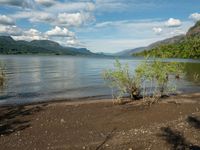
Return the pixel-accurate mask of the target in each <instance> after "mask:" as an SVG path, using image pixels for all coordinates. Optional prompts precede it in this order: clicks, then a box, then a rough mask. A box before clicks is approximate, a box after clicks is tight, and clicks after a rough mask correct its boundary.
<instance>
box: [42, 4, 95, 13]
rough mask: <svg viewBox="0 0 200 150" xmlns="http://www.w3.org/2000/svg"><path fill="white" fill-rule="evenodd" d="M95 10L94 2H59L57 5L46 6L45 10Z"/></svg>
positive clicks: (71, 11)
mask: <svg viewBox="0 0 200 150" xmlns="http://www.w3.org/2000/svg"><path fill="white" fill-rule="evenodd" d="M94 10H95V4H94V3H92V2H65V3H61V2H57V3H56V4H55V5H53V6H52V7H49V8H45V9H44V11H45V12H51V13H56V12H60V13H62V12H70V13H74V12H92V11H94Z"/></svg>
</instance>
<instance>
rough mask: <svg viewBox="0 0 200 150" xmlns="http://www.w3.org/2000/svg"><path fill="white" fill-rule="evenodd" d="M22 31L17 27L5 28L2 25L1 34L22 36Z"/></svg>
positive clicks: (0, 26)
mask: <svg viewBox="0 0 200 150" xmlns="http://www.w3.org/2000/svg"><path fill="white" fill-rule="evenodd" d="M22 32H23V31H22V29H20V28H18V27H17V26H4V25H0V34H1V35H8V36H10V35H15V36H18V35H21V34H22Z"/></svg>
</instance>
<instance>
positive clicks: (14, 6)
mask: <svg viewBox="0 0 200 150" xmlns="http://www.w3.org/2000/svg"><path fill="white" fill-rule="evenodd" d="M198 20H200V1H199V0H0V35H7V36H12V37H13V38H14V39H15V40H26V41H31V40H43V39H45V40H53V41H56V42H58V43H60V44H61V45H63V46H72V47H86V48H88V49H89V50H91V51H92V52H105V53H115V52H119V51H122V50H126V49H133V48H136V47H141V46H147V45H149V44H151V43H153V42H155V41H159V40H162V39H165V38H169V37H173V36H176V35H180V34H185V33H186V32H187V30H188V29H189V28H190V27H191V26H193V25H194V24H195V22H196V21H198Z"/></svg>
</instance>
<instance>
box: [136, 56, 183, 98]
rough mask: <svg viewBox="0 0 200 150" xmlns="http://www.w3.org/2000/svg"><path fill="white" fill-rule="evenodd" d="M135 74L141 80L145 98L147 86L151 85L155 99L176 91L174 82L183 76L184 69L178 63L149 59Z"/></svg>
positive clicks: (151, 91)
mask: <svg viewBox="0 0 200 150" xmlns="http://www.w3.org/2000/svg"><path fill="white" fill-rule="evenodd" d="M135 72H136V75H137V76H138V78H140V80H141V84H142V87H143V96H145V91H146V85H147V83H149V84H150V85H149V88H150V90H149V91H150V93H152V94H153V96H154V97H162V96H164V95H168V94H169V93H171V92H174V91H175V90H176V84H175V82H174V81H175V80H176V79H178V78H179V77H180V76H181V74H183V67H182V66H181V65H180V63H176V62H162V61H160V60H157V59H154V60H153V61H149V60H148V59H147V60H145V62H144V63H142V64H140V65H139V66H138V67H137V68H136V70H135Z"/></svg>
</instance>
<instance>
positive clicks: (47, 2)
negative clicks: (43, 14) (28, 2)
mask: <svg viewBox="0 0 200 150" xmlns="http://www.w3.org/2000/svg"><path fill="white" fill-rule="evenodd" d="M35 2H36V3H38V4H40V5H43V6H46V7H50V6H52V5H54V4H56V1H55V0H35Z"/></svg>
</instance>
